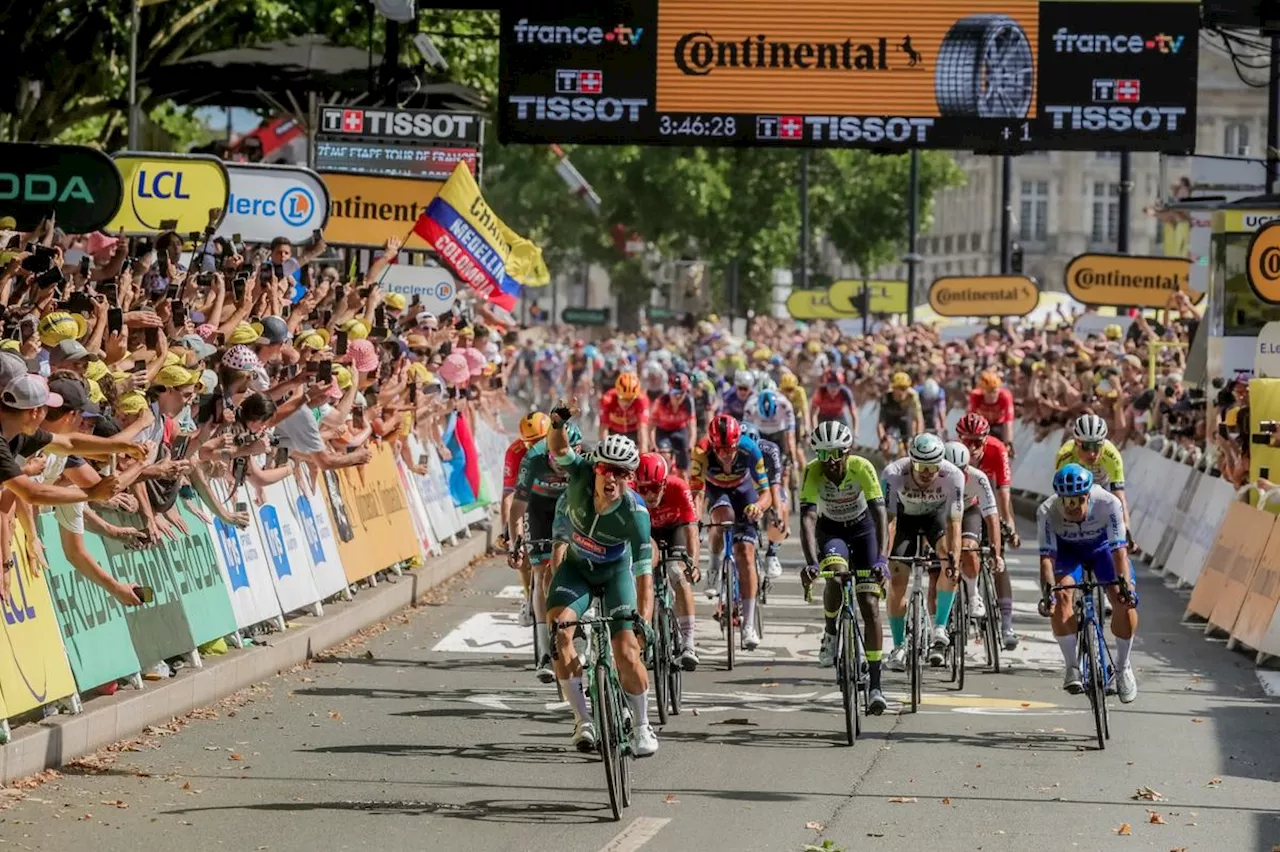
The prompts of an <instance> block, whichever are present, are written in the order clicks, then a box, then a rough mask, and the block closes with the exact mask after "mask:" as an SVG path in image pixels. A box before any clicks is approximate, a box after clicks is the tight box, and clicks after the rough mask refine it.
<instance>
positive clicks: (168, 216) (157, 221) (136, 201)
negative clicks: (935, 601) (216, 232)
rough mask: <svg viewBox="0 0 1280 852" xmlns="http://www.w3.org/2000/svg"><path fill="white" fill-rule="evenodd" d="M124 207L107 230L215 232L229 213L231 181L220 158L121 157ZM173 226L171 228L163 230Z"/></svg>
mask: <svg viewBox="0 0 1280 852" xmlns="http://www.w3.org/2000/svg"><path fill="white" fill-rule="evenodd" d="M115 161H116V168H118V169H119V170H120V176H121V177H122V178H123V179H124V205H123V206H122V207H121V208H120V212H119V213H118V214H116V217H115V219H113V220H112V221H111V224H110V225H109V226H108V227H107V228H106V230H110V231H115V230H118V229H120V228H123V229H124V231H125V233H126V234H131V235H146V234H156V233H159V232H160V231H164V230H173V231H177V232H178V233H180V234H187V233H191V232H192V231H195V232H203V231H204V229H205V228H207V227H208V226H209V225H210V224H212V225H214V227H217V225H218V224H219V223H221V222H222V215H223V213H224V211H226V209H227V193H228V191H229V188H230V181H229V180H228V178H227V169H226V167H225V166H224V165H223V163H222V161H221V160H219V159H218V158H217V157H210V156H206V155H203V154H142V153H135V152H131V151H126V152H124V153H120V154H117V155H116V157H115ZM166 223H172V224H171V226H170V227H168V228H165V227H163V225H164V224H166Z"/></svg>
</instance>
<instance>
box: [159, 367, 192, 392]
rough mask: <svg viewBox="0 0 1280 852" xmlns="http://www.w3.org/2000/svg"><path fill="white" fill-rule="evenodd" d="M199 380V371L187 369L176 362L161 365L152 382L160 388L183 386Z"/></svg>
mask: <svg viewBox="0 0 1280 852" xmlns="http://www.w3.org/2000/svg"><path fill="white" fill-rule="evenodd" d="M199 381H200V374H199V373H196V372H194V371H192V370H188V369H187V368H186V367H179V366H177V365H176V364H171V365H169V366H167V367H163V368H162V369H161V370H160V372H159V373H156V377H155V380H154V381H153V382H152V384H153V385H158V386H160V387H162V388H185V387H189V386H191V385H194V384H196V383H197V382H199Z"/></svg>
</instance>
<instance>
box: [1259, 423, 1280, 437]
mask: <svg viewBox="0 0 1280 852" xmlns="http://www.w3.org/2000/svg"><path fill="white" fill-rule="evenodd" d="M1278 426H1280V420H1263V421H1260V422H1259V423H1258V431H1259V432H1261V433H1262V434H1264V435H1274V434H1275V433H1276V429H1277V427H1278Z"/></svg>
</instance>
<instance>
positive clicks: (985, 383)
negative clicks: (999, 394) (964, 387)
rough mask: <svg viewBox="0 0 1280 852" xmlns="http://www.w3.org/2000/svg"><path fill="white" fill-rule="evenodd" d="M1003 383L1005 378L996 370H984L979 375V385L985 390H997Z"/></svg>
mask: <svg viewBox="0 0 1280 852" xmlns="http://www.w3.org/2000/svg"><path fill="white" fill-rule="evenodd" d="M1002 384H1004V379H1001V378H1000V374H999V373H997V372H996V371H995V370H984V371H983V372H982V375H981V376H979V377H978V386H979V387H981V388H982V389H983V390H996V389H997V388H999V387H1000V386H1001V385H1002Z"/></svg>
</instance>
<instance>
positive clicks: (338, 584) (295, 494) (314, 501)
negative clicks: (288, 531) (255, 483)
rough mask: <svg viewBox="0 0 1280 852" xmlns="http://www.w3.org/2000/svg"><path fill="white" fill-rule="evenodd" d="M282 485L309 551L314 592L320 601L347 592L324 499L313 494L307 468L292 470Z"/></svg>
mask: <svg viewBox="0 0 1280 852" xmlns="http://www.w3.org/2000/svg"><path fill="white" fill-rule="evenodd" d="M282 484H283V485H284V492H285V494H286V495H288V500H289V506H290V507H292V509H293V511H294V513H295V515H296V517H297V521H298V523H299V525H301V527H302V531H303V534H304V535H305V536H306V538H307V547H308V548H309V549H310V551H311V566H312V572H311V578H312V582H314V583H315V586H316V592H317V593H318V594H319V595H320V597H321V598H322V599H323V598H327V597H330V596H331V595H336V594H337V593H338V592H341V591H343V590H345V589H346V588H347V572H346V571H345V570H344V569H343V567H342V560H341V559H340V558H339V556H338V539H337V536H335V535H334V534H333V524H332V522H331V521H330V520H329V511H328V509H327V508H326V506H325V503H324V496H323V495H321V494H319V493H317V492H316V490H315V483H314V480H313V479H312V478H311V468H310V467H309V466H307V465H300V466H298V467H295V468H294V475H293V476H291V477H289V478H288V479H286V480H285V481H284V482H283V483H282Z"/></svg>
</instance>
